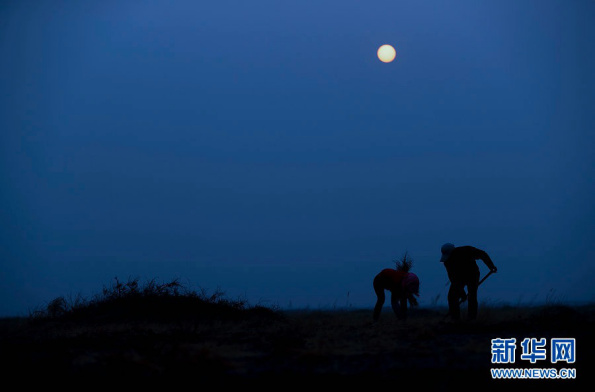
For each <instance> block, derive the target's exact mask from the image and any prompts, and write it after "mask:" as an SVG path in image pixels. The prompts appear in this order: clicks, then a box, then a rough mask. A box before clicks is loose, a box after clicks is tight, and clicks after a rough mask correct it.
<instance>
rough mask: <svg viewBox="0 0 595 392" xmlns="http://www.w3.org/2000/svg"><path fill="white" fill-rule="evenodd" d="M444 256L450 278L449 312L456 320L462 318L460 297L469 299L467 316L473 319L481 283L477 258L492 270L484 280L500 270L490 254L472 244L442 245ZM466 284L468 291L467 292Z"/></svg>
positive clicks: (442, 260) (441, 259) (442, 261)
mask: <svg viewBox="0 0 595 392" xmlns="http://www.w3.org/2000/svg"><path fill="white" fill-rule="evenodd" d="M441 252H442V257H441V258H440V262H441V263H444V266H445V267H446V272H447V273H448V279H450V290H449V291H448V309H449V314H450V316H451V317H452V318H453V320H455V321H459V320H460V319H461V311H460V308H459V299H461V303H462V302H464V301H465V299H467V300H468V301H469V305H468V308H467V317H468V318H469V319H470V320H473V319H475V318H476V317H477V288H478V286H479V285H480V283H481V282H480V281H479V267H478V266H477V263H476V262H475V260H477V259H481V260H482V261H483V262H484V263H485V265H487V266H488V268H489V269H490V272H489V273H488V274H487V275H486V276H485V278H483V279H482V282H483V281H484V280H485V279H486V278H487V277H488V276H489V275H491V274H493V273H495V272H497V271H498V269H497V268H496V266H495V265H494V263H493V262H492V260H491V259H490V256H488V254H487V253H486V252H484V251H483V250H481V249H477V248H474V247H472V246H459V247H455V246H454V245H453V244H451V243H446V244H444V245H442V248H441ZM465 286H467V291H468V293H467V294H465Z"/></svg>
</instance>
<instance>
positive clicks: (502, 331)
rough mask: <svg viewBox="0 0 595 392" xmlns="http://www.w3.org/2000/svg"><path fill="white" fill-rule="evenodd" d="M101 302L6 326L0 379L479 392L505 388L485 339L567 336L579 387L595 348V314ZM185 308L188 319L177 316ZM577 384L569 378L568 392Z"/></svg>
mask: <svg viewBox="0 0 595 392" xmlns="http://www.w3.org/2000/svg"><path fill="white" fill-rule="evenodd" d="M153 294H154V292H153ZM135 295H136V294H135ZM108 297H109V296H104V297H103V298H104V299H106V301H107V302H106V303H109V304H111V305H110V306H103V307H102V306H100V302H101V301H99V302H97V301H96V302H94V303H93V304H92V305H89V306H88V307H87V308H86V309H87V310H84V309H85V308H84V307H79V308H77V309H78V310H76V311H74V310H72V309H71V310H70V311H64V312H59V313H60V314H59V315H53V316H51V315H49V314H44V315H43V317H39V316H40V315H37V317H32V318H30V319H10V320H9V319H5V320H2V322H0V350H1V352H2V353H3V362H4V363H3V364H2V366H3V369H5V371H6V372H7V374H19V373H21V374H27V375H30V374H36V375H39V376H43V377H47V378H48V379H51V378H52V377H54V376H56V375H60V376H61V377H66V379H79V378H81V377H82V378H84V379H88V378H89V377H92V378H93V379H101V380H107V379H110V378H114V377H115V378H118V379H121V378H128V379H136V380H138V379H139V378H138V377H139V376H142V378H141V379H143V380H158V379H162V380H182V379H188V378H191V379H197V378H198V379H200V380H203V381H204V380H211V381H216V382H219V383H225V382H234V381H239V382H241V383H245V382H248V381H252V382H274V380H280V379H282V380H284V382H286V381H287V380H292V382H296V383H299V382H306V383H312V382H315V381H319V380H329V379H332V380H334V381H335V382H337V381H344V382H346V383H347V384H349V383H350V382H351V381H352V380H358V381H362V380H364V381H367V382H377V383H381V382H388V383H391V382H394V380H397V379H398V380H401V382H402V381H403V380H413V379H415V380H416V381H417V382H420V383H422V384H429V386H430V387H436V388H438V387H439V388H441V389H447V390H448V389H449V388H455V387H456V386H457V385H458V383H459V382H460V380H461V379H465V380H468V381H469V380H470V381H469V382H472V383H473V385H476V384H477V385H479V384H481V385H484V387H486V388H487V387H490V386H492V387H498V388H501V387H502V386H507V385H509V384H507V383H506V382H504V381H499V382H498V381H496V380H491V379H490V375H489V368H490V367H491V364H490V340H491V339H493V338H496V337H516V338H517V341H520V340H522V339H523V338H525V337H546V338H548V339H549V338H551V337H575V338H576V339H577V346H578V347H577V351H578V352H579V353H578V354H577V356H579V355H580V357H579V358H582V359H581V360H580V361H579V362H577V364H576V368H577V373H578V375H579V378H581V377H583V379H584V377H586V376H587V375H588V372H589V367H588V365H589V363H588V357H589V354H588V353H589V352H590V351H589V350H590V349H592V348H594V344H593V338H592V336H591V335H592V331H593V329H594V327H595V306H583V307H568V306H562V305H552V306H544V307H530V308H519V307H510V306H508V307H506V306H504V307H485V306H484V307H480V313H479V318H478V319H477V320H476V321H474V322H463V323H461V324H453V323H451V322H449V321H447V322H443V316H444V314H445V313H446V310H445V309H424V308H415V309H411V314H410V317H409V319H408V320H407V321H406V322H399V321H398V320H396V318H395V317H394V315H393V314H392V312H391V311H390V310H389V309H386V308H385V309H384V311H383V313H382V316H381V318H380V321H379V322H378V323H373V322H372V310H371V309H370V310H349V311H309V310H294V311H285V312H282V311H278V310H267V309H265V308H253V307H250V306H247V305H246V304H245V303H244V304H243V305H242V306H238V303H234V302H226V301H228V300H223V299H222V297H221V295H220V294H219V295H218V296H215V297H210V296H207V295H206V294H205V293H202V295H198V296H197V297H196V298H199V299H200V301H196V302H192V301H186V299H184V298H185V297H184V295H183V294H181V293H179V292H178V294H176V295H173V296H169V295H165V297H167V298H169V299H170V300H171V301H172V302H169V303H168V306H170V307H171V306H173V304H174V302H175V300H176V299H177V300H180V303H179V304H178V305H176V306H173V307H174V308H175V309H176V311H175V312H172V311H171V310H169V311H167V312H166V313H167V316H163V315H162V316H159V317H158V315H150V314H147V313H146V312H144V311H143V312H136V313H135V314H134V317H129V316H126V317H122V318H118V317H117V316H118V315H122V312H121V311H115V310H114V308H117V306H120V305H122V306H125V308H126V309H129V307H130V306H131V304H130V303H129V302H126V301H123V302H117V301H121V300H122V298H128V297H127V296H126V295H124V296H122V297H119V298H116V299H114V298H111V299H108ZM190 297H191V298H195V297H194V295H191V296H190ZM136 298H137V302H136V304H135V305H136V306H141V307H143V306H144V305H142V304H141V303H140V302H142V300H143V298H144V299H147V300H150V301H154V300H155V298H154V297H153V295H148V296H142V295H141V296H139V297H136ZM172 298H173V299H172ZM210 298H211V299H213V301H214V302H215V304H216V305H217V306H219V307H218V308H217V311H213V309H212V308H210V307H208V306H205V303H206V304H208V303H209V299H210ZM114 301H116V302H114ZM151 303H153V302H151ZM211 305H213V304H211ZM189 306H190V307H191V308H192V309H185V308H186V307H189ZM193 307H196V308H193ZM90 309H91V310H92V311H91V310H90ZM157 309H161V310H160V311H163V309H165V308H164V307H161V308H157ZM102 312H104V314H103V315H102ZM106 315H107V316H106ZM230 315H232V316H233V317H232V316H230ZM517 351H520V350H517ZM521 365H523V366H526V364H525V363H522V364H521ZM538 365H539V366H541V367H550V366H554V365H551V364H550V363H549V362H548V363H547V364H546V365H543V364H538ZM412 377H414V378H412ZM579 381H580V380H579ZM525 382H526V381H525ZM577 382H578V381H575V382H572V381H568V380H565V382H564V385H566V386H569V385H571V384H572V385H575V384H576V383H577ZM533 385H539V384H535V383H534V384H533ZM551 385H554V384H551ZM556 385H559V384H556ZM540 386H541V387H543V385H540ZM546 386H547V385H546ZM484 389H485V388H484Z"/></svg>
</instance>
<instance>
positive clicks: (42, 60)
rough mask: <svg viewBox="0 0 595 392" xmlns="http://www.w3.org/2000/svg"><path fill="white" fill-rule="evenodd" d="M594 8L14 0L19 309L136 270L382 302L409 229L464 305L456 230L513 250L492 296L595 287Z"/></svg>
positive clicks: (5, 287) (4, 232) (568, 4)
mask: <svg viewBox="0 0 595 392" xmlns="http://www.w3.org/2000/svg"><path fill="white" fill-rule="evenodd" d="M205 3H210V4H205ZM594 17H595V2H593V1H586V0H584V1H580V0H574V1H566V0H559V1H549V0H547V1H546V0H544V1H536V0H534V1H528V0H525V1H512V0H509V1H476V0H466V1H395V0H391V1H355V0H342V1H319V0H317V1H309V0H308V1H304V0H300V1H293V0H292V1H261V0H257V1H251V2H246V1H239V0H238V1H225V0H221V1H216V2H214V1H213V2H196V1H101V2H100V1H35V2H21V1H3V2H2V4H1V5H0V92H1V94H0V203H1V204H0V205H1V207H2V208H1V210H0V214H1V215H0V219H1V226H0V260H1V263H2V264H1V268H0V315H12V314H20V313H25V312H27V310H28V309H30V308H32V307H34V306H36V305H42V304H43V303H44V302H45V301H48V300H50V299H52V298H54V297H56V296H58V295H62V294H69V293H72V294H76V293H78V292H82V293H83V294H91V293H93V292H97V291H99V290H100V289H101V286H102V284H107V283H109V282H110V280H111V279H112V278H113V277H114V276H119V277H121V278H126V277H127V276H129V275H130V276H139V277H141V279H145V278H153V277H159V278H162V279H171V278H175V277H179V278H181V279H182V280H183V281H186V280H189V281H190V282H191V283H193V284H195V285H200V286H203V287H205V288H208V289H211V290H213V289H215V288H216V287H217V286H220V287H221V288H222V289H223V290H225V291H227V292H228V293H229V294H230V295H232V296H235V295H240V294H242V295H246V297H247V298H248V299H249V300H250V301H251V302H253V303H256V302H259V301H262V302H264V303H269V304H270V303H273V304H279V305H280V306H282V307H285V306H288V304H289V303H290V302H291V304H292V305H293V306H306V305H310V306H311V307H318V306H332V305H333V303H335V301H336V303H337V305H338V306H341V305H345V303H346V300H347V292H348V291H349V292H350V297H349V299H350V302H351V303H352V304H353V305H354V306H369V307H370V308H371V307H372V306H373V303H374V301H375V297H374V292H373V290H372V287H371V284H372V278H373V277H374V275H375V274H376V273H377V272H379V271H380V270H381V269H382V268H386V267H389V268H390V267H391V266H392V265H393V264H392V263H391V260H393V259H396V258H398V257H399V256H401V255H402V254H403V252H405V251H406V250H407V251H409V252H410V254H411V256H412V257H413V259H414V260H415V263H416V264H415V266H414V270H413V271H414V272H417V274H418V275H419V277H420V280H421V292H422V297H421V303H422V304H428V303H430V302H431V299H432V298H433V297H435V296H436V295H437V294H442V298H441V300H440V303H442V304H444V303H445V298H444V293H445V283H446V282H447V276H446V272H445V271H444V268H443V266H442V265H441V264H440V263H439V262H438V260H439V258H440V246H441V245H442V244H443V243H444V242H453V243H454V244H455V245H474V246H477V247H479V248H482V249H484V250H485V251H487V252H488V253H489V254H490V255H491V256H492V259H493V260H494V262H495V264H496V265H497V266H498V268H499V272H498V274H497V275H496V276H494V277H493V278H490V279H489V280H488V281H487V282H486V284H485V286H483V287H482V289H481V290H480V301H481V300H484V301H485V300H489V301H491V302H492V303H494V302H496V303H498V302H516V301H519V300H521V301H526V302H530V301H534V302H541V301H544V300H545V299H546V295H547V294H548V292H549V291H550V290H551V289H553V290H555V293H556V296H557V298H560V299H565V300H569V301H592V300H595V288H594V287H593V285H592V283H591V282H592V280H593V274H594V273H595V247H594V246H593V243H594V240H595V234H594V233H595V209H594V203H593V200H595V181H594V179H595V170H594V168H595V159H594V155H595V154H594V153H593V151H594V149H595V135H594V131H595V110H594V109H595V92H594V91H595V76H594V72H593V70H594V69H595V46H594V45H593V42H595V25H594V24H593V23H592V22H593V19H594ZM387 43H388V44H391V45H393V46H394V47H395V48H396V51H397V59H396V60H395V61H394V62H392V63H390V64H384V63H381V62H380V61H379V60H378V59H377V57H376V50H377V48H378V47H379V46H380V45H382V44H387ZM480 268H481V269H482V273H485V272H486V270H487V268H486V267H485V266H484V265H481V266H480Z"/></svg>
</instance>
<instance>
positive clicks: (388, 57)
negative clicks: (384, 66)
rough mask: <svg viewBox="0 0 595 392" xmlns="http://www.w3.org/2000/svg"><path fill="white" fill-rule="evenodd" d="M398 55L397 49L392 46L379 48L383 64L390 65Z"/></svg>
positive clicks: (379, 55) (379, 56)
mask: <svg viewBox="0 0 595 392" xmlns="http://www.w3.org/2000/svg"><path fill="white" fill-rule="evenodd" d="M396 55H397V52H395V48H393V47H392V46H390V45H382V46H381V47H379V48H378V58H379V59H380V61H382V62H383V63H390V62H391V61H393V60H394V59H395V56H396Z"/></svg>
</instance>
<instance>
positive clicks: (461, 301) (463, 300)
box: [442, 271, 494, 321]
mask: <svg viewBox="0 0 595 392" xmlns="http://www.w3.org/2000/svg"><path fill="white" fill-rule="evenodd" d="M493 273H494V271H490V272H488V273H487V274H486V276H484V277H483V279H482V280H480V281H479V283H478V284H477V287H479V286H481V284H482V283H483V282H485V280H486V279H487V278H489V277H490V275H491V274H493ZM465 301H467V293H465V297H463V298H462V299H461V300H460V301H459V305H460V304H462V303H463V302H465ZM449 315H450V311H448V313H446V315H445V316H444V318H443V319H442V321H444V320H445V319H446V318H447V317H448V316H449Z"/></svg>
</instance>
